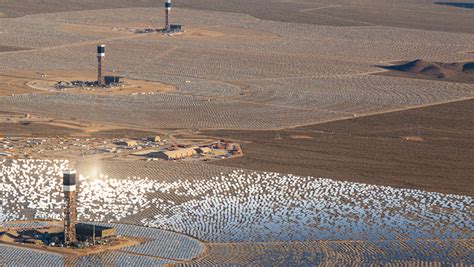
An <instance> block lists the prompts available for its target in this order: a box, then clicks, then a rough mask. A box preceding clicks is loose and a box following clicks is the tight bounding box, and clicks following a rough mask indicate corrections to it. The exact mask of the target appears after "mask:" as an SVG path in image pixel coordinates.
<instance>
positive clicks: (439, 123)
mask: <svg viewBox="0 0 474 267" xmlns="http://www.w3.org/2000/svg"><path fill="white" fill-rule="evenodd" d="M162 4H163V3H161V2H156V1H151V0H143V1H126V0H118V1H96V0H87V1H73V0H66V1H58V0H42V1H40V0H18V1H10V0H7V1H0V138H1V140H0V141H2V145H3V148H2V147H0V152H4V151H3V149H6V148H7V147H12V146H15V149H18V150H19V151H21V152H22V153H20V154H15V155H13V156H10V157H8V156H3V155H2V157H5V158H0V163H1V165H0V192H1V193H2V194H0V202H1V203H2V206H1V208H0V223H2V225H1V226H2V227H7V226H8V222H11V221H28V220H46V221H51V220H59V219H61V214H62V211H61V207H62V197H61V183H60V179H61V171H62V170H64V169H65V168H75V169H77V170H78V174H79V175H80V176H79V181H80V182H79V185H78V188H79V191H78V203H79V204H78V205H79V210H78V214H79V220H82V221H90V222H95V223H99V224H100V223H102V224H103V223H107V224H117V225H118V227H121V228H120V229H121V231H123V233H124V234H129V235H130V236H132V233H134V234H135V235H134V236H136V237H142V236H143V235H153V236H154V237H155V239H154V240H155V241H150V242H149V243H146V244H143V245H139V246H135V247H132V248H131V249H127V250H119V251H114V252H104V253H100V254H99V256H94V257H91V256H80V257H64V256H62V255H60V254H57V253H50V252H44V251H37V250H29V249H19V248H18V247H12V246H9V245H5V244H0V265H6V266H10V265H14V266H18V265H21V266H28V265H31V264H33V263H37V264H43V265H54V264H56V265H68V266H69V265H70V266H77V265H91V266H101V265H117V266H128V265H130V264H132V263H141V264H142V265H166V264H182V265H216V264H228V265H248V264H250V265H324V264H326V265H348V264H354V263H357V264H360V265H370V264H373V265H385V264H393V265H400V264H412V265H430V264H442V265H454V264H465V265H470V264H473V263H474V259H473V257H472V247H473V243H474V241H473V239H472V232H473V231H474V227H473V224H472V222H471V217H472V208H471V206H472V197H473V196H474V186H473V185H474V180H473V175H472V174H473V173H474V160H473V156H472V155H474V143H473V140H474V138H473V137H474V120H473V119H472V118H473V117H474V108H473V103H474V102H473V101H474V100H473V98H474V84H473V83H472V81H473V80H472V73H471V72H464V73H463V74H462V77H461V76H460V75H461V74H459V73H458V74H459V75H458V74H456V75H451V72H450V70H448V72H443V71H445V69H444V67H445V66H448V65H445V64H449V63H456V64H460V63H461V62H462V64H471V63H470V62H473V61H474V54H472V53H471V52H472V51H473V50H474V46H473V43H474V32H473V29H474V20H472V19H469V18H470V17H473V16H474V10H473V9H472V8H469V5H467V6H463V5H455V4H442V3H440V4H437V3H434V2H433V1H427V0H418V1H410V0H403V1H396V3H395V2H394V1H388V0H383V1H375V0H367V1H350V0H337V1H326V0H311V1H293V0H290V1H276V0H265V1H258V2H254V1H248V0H245V1H238V2H237V1H224V0H199V1H176V3H175V4H176V5H175V7H176V8H173V10H172V13H171V20H172V23H180V24H183V25H184V29H185V32H183V33H179V34H175V35H171V36H169V35H162V34H155V33H153V34H135V33H134V32H133V29H140V28H159V27H162V26H163V25H162V24H163V21H164V16H163V10H162ZM27 7H28V8H27ZM99 44H106V49H107V50H106V51H107V56H106V71H107V73H108V74H114V73H118V74H120V75H121V76H124V77H125V78H126V80H127V82H128V83H129V84H132V85H133V86H129V87H127V88H124V89H122V90H119V89H117V90H115V89H114V90H115V91H114V90H109V91H99V92H85V91H83V90H66V91H57V90H52V89H51V87H52V85H53V84H54V82H55V81H57V80H73V79H86V80H92V79H94V77H95V76H94V73H95V72H96V66H97V58H96V50H95V49H96V45H99ZM469 51H471V52H469ZM417 59H421V60H423V61H422V63H423V64H420V65H422V69H421V70H420V71H419V72H418V71H413V72H410V73H409V74H407V73H399V72H390V71H389V72H387V70H386V69H383V68H381V67H380V66H393V65H396V64H402V63H404V62H413V61H415V60H417ZM426 62H435V63H436V64H435V65H433V66H434V67H433V66H432V64H431V63H426ZM456 66H458V65H456ZM463 66H465V65H463ZM468 66H471V65H468ZM433 68H436V71H442V72H443V73H444V74H449V75H448V76H449V79H438V78H433V77H431V76H429V75H432V74H433V73H434V75H438V74H439V73H438V72H433V71H432V70H433ZM395 71H396V70H395ZM420 73H421V74H420ZM459 77H461V78H459ZM158 134H159V135H162V134H165V135H175V136H176V137H178V138H182V139H186V138H188V139H192V138H195V139H200V138H204V139H205V138H216V139H220V138H222V139H226V140H233V141H236V142H239V143H240V144H241V145H242V150H243V155H242V156H240V157H238V158H235V159H234V158H233V159H225V160H218V161H212V162H192V161H190V162H188V161H179V160H178V161H144V160H123V159H121V158H120V157H107V158H98V157H92V156H85V155H81V156H78V155H74V156H72V153H73V151H76V150H77V149H79V148H77V149H76V148H74V144H73V143H74V142H76V143H77V144H86V142H89V143H91V142H96V143H97V142H104V143H106V142H110V140H111V139H113V138H143V137H146V136H149V135H158ZM38 140H40V141H41V142H43V143H44V144H48V142H53V143H54V144H56V143H57V144H58V146H59V144H60V146H61V151H60V152H54V153H51V154H47V156H45V155H42V156H40V155H39V154H35V155H34V156H33V157H31V156H28V157H26V156H25V155H27V152H28V151H30V150H32V149H34V147H35V146H36V144H37V143H35V142H37V141H38ZM89 143H87V144H89ZM63 147H64V149H62V148H63ZM75 149H76V150H75ZM7 152H8V151H7ZM68 153H69V154H71V155H68ZM28 155H30V154H28ZM104 188H107V189H106V190H105V189H104ZM19 227H26V226H21V225H20V226H19ZM163 238H165V239H166V238H169V240H173V242H174V243H173V244H175V246H172V247H171V249H170V247H166V246H160V245H159V244H158V243H159V242H158V241H156V240H162V239H163Z"/></svg>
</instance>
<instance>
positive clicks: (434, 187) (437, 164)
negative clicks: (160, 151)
mask: <svg viewBox="0 0 474 267" xmlns="http://www.w3.org/2000/svg"><path fill="white" fill-rule="evenodd" d="M473 105H474V100H466V101H459V102H453V103H449V104H442V105H436V106H430V107H424V108H418V109H412V110H406V111H399V112H391V113H385V114H380V115H374V116H367V117H360V118H353V119H347V120H341V121H335V122H328V123H322V124H316V125H312V126H306V127H300V128H295V129H287V130H279V131H231V130H226V131H205V132H203V134H205V135H211V136H217V137H222V138H227V139H235V140H239V141H240V142H241V143H242V149H243V151H244V156H243V157H241V158H238V159H234V160H227V161H220V162H215V163H213V164H216V165H222V166H231V167H237V168H247V169H255V170H262V171H273V172H281V173H293V174H297V175H310V176H316V177H327V178H332V179H339V180H348V181H355V182H364V183H370V184H377V185H389V186H395V187H404V188H416V189H423V190H429V191H437V192H443V193H456V194H464V195H469V196H473V195H474V186H473V177H472V174H473V173H474V160H473V157H472V155H474V141H473V140H474V121H473V120H472V118H474V108H473ZM294 135H305V136H311V137H312V139H294V138H292V136H294ZM407 136H408V137H409V138H408V140H407V139H406V137H407ZM421 140H423V141H421Z"/></svg>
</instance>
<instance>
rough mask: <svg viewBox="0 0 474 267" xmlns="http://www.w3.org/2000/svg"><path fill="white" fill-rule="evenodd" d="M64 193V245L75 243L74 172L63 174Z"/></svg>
mask: <svg viewBox="0 0 474 267" xmlns="http://www.w3.org/2000/svg"><path fill="white" fill-rule="evenodd" d="M63 191H64V244H66V245H70V244H72V243H74V242H75V241H76V220H77V210H76V171H65V172H63Z"/></svg>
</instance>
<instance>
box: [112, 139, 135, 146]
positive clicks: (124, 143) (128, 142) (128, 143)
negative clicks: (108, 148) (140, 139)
mask: <svg viewBox="0 0 474 267" xmlns="http://www.w3.org/2000/svg"><path fill="white" fill-rule="evenodd" d="M115 144H116V145H118V146H127V147H132V146H137V145H138V143H137V141H134V140H125V141H119V142H116V143H115Z"/></svg>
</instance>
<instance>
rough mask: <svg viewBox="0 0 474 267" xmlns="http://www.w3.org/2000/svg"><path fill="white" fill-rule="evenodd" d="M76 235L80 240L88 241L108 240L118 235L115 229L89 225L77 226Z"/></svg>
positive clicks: (80, 224)
mask: <svg viewBox="0 0 474 267" xmlns="http://www.w3.org/2000/svg"><path fill="white" fill-rule="evenodd" d="M76 235H77V239H79V240H88V239H91V238H99V239H100V238H107V237H113V236H115V235H116V232H115V228H113V227H106V226H100V225H94V224H88V223H78V224H76Z"/></svg>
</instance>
